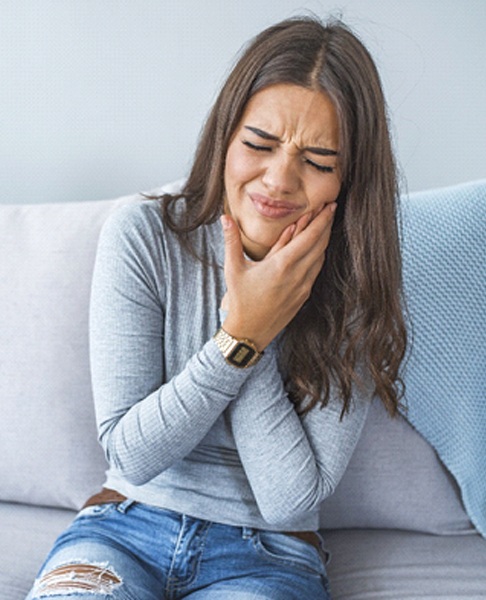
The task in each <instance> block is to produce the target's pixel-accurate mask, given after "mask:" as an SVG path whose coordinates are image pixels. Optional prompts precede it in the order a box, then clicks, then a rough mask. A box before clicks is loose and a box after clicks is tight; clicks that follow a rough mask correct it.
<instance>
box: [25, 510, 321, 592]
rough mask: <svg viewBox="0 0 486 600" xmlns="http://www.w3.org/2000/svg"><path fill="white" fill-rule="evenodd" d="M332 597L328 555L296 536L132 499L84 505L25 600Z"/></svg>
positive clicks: (62, 535)
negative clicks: (202, 517)
mask: <svg viewBox="0 0 486 600" xmlns="http://www.w3.org/2000/svg"><path fill="white" fill-rule="evenodd" d="M77 597H79V598H82V599H83V600H105V599H112V600H179V599H182V598H187V600H203V599H204V600H206V599H207V600H228V599H232V600H250V599H254V600H257V599H260V600H264V599H265V600H302V599H303V598H312V600H330V595H329V589H328V581H327V576H326V571H325V566H324V562H323V560H322V557H321V556H320V555H319V552H318V550H317V549H316V548H314V547H313V546H312V545H311V544H308V543H306V542H304V541H302V540H300V539H297V538H294V537H292V536H289V535H286V534H282V533H274V532H269V531H262V530H255V529H251V528H248V527H234V526H230V525H222V524H218V523H213V522H209V521H203V520H200V519H194V518H191V517H188V516H186V515H182V514H179V513H176V512H173V511H169V510H163V509H159V508H156V507H152V506H147V505H143V504H138V503H134V502H132V501H130V500H126V501H125V502H122V503H120V504H113V503H110V504H102V505H97V506H90V507H88V508H85V509H83V510H82V511H81V512H80V513H79V514H78V516H77V517H76V519H75V520H74V522H73V523H72V525H71V526H70V527H69V528H68V529H67V530H66V531H65V532H64V533H63V534H61V536H60V537H59V538H58V540H57V541H56V544H55V546H54V548H53V549H52V551H51V553H50V554H49V556H48V557H47V560H46V562H45V564H44V565H43V567H42V569H41V571H40V573H39V576H38V577H37V579H36V581H35V583H34V587H33V589H32V590H31V592H30V594H29V595H28V597H27V600H41V599H45V598H53V599H57V600H62V599H66V600H72V599H73V598H77Z"/></svg>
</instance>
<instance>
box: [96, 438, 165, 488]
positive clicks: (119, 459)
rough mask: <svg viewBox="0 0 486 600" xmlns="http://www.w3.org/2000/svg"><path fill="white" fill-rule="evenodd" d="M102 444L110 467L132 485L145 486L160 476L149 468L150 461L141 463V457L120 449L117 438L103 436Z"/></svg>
mask: <svg viewBox="0 0 486 600" xmlns="http://www.w3.org/2000/svg"><path fill="white" fill-rule="evenodd" d="M100 442H101V445H102V447H103V450H104V452H105V456H106V460H107V461H108V464H109V465H110V467H111V468H112V469H114V470H116V472H117V473H118V474H119V475H120V476H121V477H122V478H123V479H124V480H125V481H127V482H128V483H130V484H131V485H135V486H141V485H145V484H146V483H148V482H149V481H151V480H152V479H153V478H154V477H156V475H158V472H157V473H153V472H152V471H151V470H150V469H149V468H148V467H147V465H148V461H141V460H140V456H138V455H137V454H136V453H134V452H125V451H124V450H123V447H122V449H120V448H119V447H118V444H117V440H116V436H114V435H106V436H103V437H102V438H100Z"/></svg>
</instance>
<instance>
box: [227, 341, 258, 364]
mask: <svg viewBox="0 0 486 600" xmlns="http://www.w3.org/2000/svg"><path fill="white" fill-rule="evenodd" d="M255 354H256V351H255V350H254V349H253V348H252V347H251V346H248V344H245V343H244V342H240V343H239V344H237V345H236V346H235V347H234V348H233V350H232V351H231V352H230V354H228V356H227V357H226V360H227V361H228V362H229V363H231V364H232V365H235V367H246V366H247V365H248V364H249V362H250V361H251V359H252V358H253V357H254V356H255Z"/></svg>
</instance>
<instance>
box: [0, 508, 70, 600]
mask: <svg viewBox="0 0 486 600" xmlns="http://www.w3.org/2000/svg"><path fill="white" fill-rule="evenodd" d="M75 515H76V513H75V512H73V511H70V510H63V509H60V508H40V507H36V506H26V505H22V504H8V503H4V502H0V556H1V557H2V560H1V561H0V598H1V599H2V600H24V598H25V597H26V595H27V593H28V592H29V590H30V588H31V587H32V583H33V582H34V579H35V577H36V575H37V573H38V571H39V569H40V567H41V565H42V563H43V562H44V560H45V558H46V556H47V553H48V552H49V551H50V549H51V547H52V544H53V543H54V540H55V539H56V537H57V536H58V535H59V534H60V533H61V531H63V530H64V529H65V528H66V527H67V526H68V524H69V523H70V522H71V521H72V520H73V518H74V517H75Z"/></svg>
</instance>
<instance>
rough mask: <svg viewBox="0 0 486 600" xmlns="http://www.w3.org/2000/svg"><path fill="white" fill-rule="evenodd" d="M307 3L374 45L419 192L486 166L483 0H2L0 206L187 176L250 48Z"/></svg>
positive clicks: (411, 180) (398, 139) (400, 145)
mask: <svg viewBox="0 0 486 600" xmlns="http://www.w3.org/2000/svg"><path fill="white" fill-rule="evenodd" d="M308 12H313V13H315V14H317V15H319V16H324V17H325V16H327V15H334V16H340V17H342V18H343V20H344V21H345V22H346V23H348V24H349V25H350V26H351V27H352V28H353V29H354V30H355V32H356V33H357V34H358V35H359V36H360V37H361V39H362V40H363V41H364V42H365V44H366V45H367V46H368V48H369V49H370V51H371V52H372V54H373V56H374V58H375V60H376V62H377V64H378V67H379V70H380V73H381V76H382V80H383V84H384V88H385V93H386V95H387V99H388V104H389V111H390V117H391V120H392V123H393V136H394V141H395V146H396V149H397V154H398V159H399V163H400V167H401V170H402V174H403V177H404V180H405V181H406V185H407V187H408V189H409V190H410V191H414V190H420V189H427V188H432V187H442V186H445V185H450V184H454V183H459V182H463V181H467V180H472V179H480V178H484V177H486V68H485V63H486V35H485V31H486V0H462V1H461V2H457V0H347V1H342V2H339V1H338V2H328V1H325V0H321V1H318V0H313V1H302V2H298V1H297V0H241V1H234V0H0V202H1V203H31V202H67V201H84V200H96V199H101V198H109V197H115V196H118V195H123V194H129V193H133V192H137V191H140V190H149V189H152V188H154V187H156V186H158V185H161V184H164V183H166V182H168V181H171V180H174V179H177V178H179V177H181V176H184V174H186V173H187V170H188V167H189V165H190V163H191V159H192V154H193V151H194V147H195V143H196V141H197V137H198V134H199V131H200V128H201V125H202V123H203V120H204V118H205V116H206V114H207V112H208V110H209V107H210V106H211V103H212V101H213V100H214V98H215V95H216V91H217V89H218V88H219V86H220V84H221V83H222V81H223V79H224V77H225V75H226V74H227V73H228V71H229V69H230V67H231V65H232V63H233V60H234V58H235V56H236V54H237V53H238V52H239V50H240V49H241V47H242V46H243V44H244V43H245V42H247V41H248V40H249V38H251V37H252V36H254V35H255V34H256V33H258V32H259V31H260V30H261V29H263V28H265V27H267V26H268V25H271V24H273V23H275V22H277V21H279V20H281V19H284V18H287V17H290V16H295V15H298V14H306V13H308Z"/></svg>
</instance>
